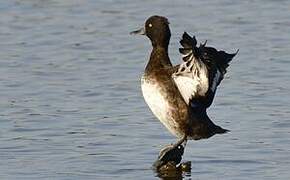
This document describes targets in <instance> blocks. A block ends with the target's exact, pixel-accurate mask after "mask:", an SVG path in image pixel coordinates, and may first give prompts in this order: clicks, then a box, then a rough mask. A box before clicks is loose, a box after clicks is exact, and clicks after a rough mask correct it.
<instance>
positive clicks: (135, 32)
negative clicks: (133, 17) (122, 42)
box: [130, 27, 145, 35]
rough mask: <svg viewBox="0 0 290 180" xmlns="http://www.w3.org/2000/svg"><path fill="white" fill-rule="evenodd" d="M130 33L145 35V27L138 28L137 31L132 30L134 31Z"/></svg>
mask: <svg viewBox="0 0 290 180" xmlns="http://www.w3.org/2000/svg"><path fill="white" fill-rule="evenodd" d="M130 34H131V35H132V34H139V35H145V28H144V27H142V28H141V29H138V30H136V31H132V32H130Z"/></svg>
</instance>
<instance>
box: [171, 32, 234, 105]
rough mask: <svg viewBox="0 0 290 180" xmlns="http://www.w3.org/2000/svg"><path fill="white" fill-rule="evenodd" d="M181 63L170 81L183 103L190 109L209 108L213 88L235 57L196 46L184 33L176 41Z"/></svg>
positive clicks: (194, 41) (213, 92) (211, 48)
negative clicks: (172, 82)
mask: <svg viewBox="0 0 290 180" xmlns="http://www.w3.org/2000/svg"><path fill="white" fill-rule="evenodd" d="M180 44H181V45H182V48H180V49H179V51H180V53H181V54H182V60H183V61H184V62H183V63H181V64H180V65H179V66H178V68H177V70H176V71H175V72H174V73H173V74H172V78H173V79H174V82H175V84H176V86H177V87H178V89H179V91H180V93H181V95H182V97H183V99H184V100H185V102H186V103H187V104H188V105H190V106H191V107H192V108H195V107H199V108H200V107H201V108H207V107H209V106H210V105H211V103H212V101H213V98H214V95H215V92H216V89H217V87H218V85H219V84H220V82H221V81H222V79H223V77H224V75H225V73H226V68H227V67H228V66H229V62H230V61H231V60H232V59H233V57H234V56H235V55H236V54H237V52H238V51H237V52H236V53H234V54H228V53H226V52H224V51H217V50H216V49H215V48H213V47H208V46H206V42H205V43H204V44H200V46H199V47H197V41H196V39H195V37H190V36H189V35H188V34H187V33H186V32H184V34H183V36H182V39H181V40H180Z"/></svg>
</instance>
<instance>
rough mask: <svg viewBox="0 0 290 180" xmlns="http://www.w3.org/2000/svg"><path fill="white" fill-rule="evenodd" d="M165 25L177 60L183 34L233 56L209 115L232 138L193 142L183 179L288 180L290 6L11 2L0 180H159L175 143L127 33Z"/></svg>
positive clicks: (142, 55) (158, 0) (260, 0)
mask: <svg viewBox="0 0 290 180" xmlns="http://www.w3.org/2000/svg"><path fill="white" fill-rule="evenodd" d="M154 14H158V15H164V16H166V17H168V19H169V21H170V27H171V31H172V39H171V44H170V47H169V50H170V57H171V60H172V61H173V62H174V63H179V62H181V60H180V55H179V52H178V48H179V43H178V41H179V39H180V37H181V35H182V33H183V32H184V31H187V32H188V33H190V34H191V35H196V37H197V39H198V40H199V41H201V42H203V41H205V40H208V45H210V46H214V47H216V48H218V49H224V50H226V51H227V52H235V51H236V50H237V49H240V52H239V54H238V56H237V57H236V58H235V59H234V60H233V62H232V63H231V66H230V68H229V70H228V73H227V76H226V78H225V80H224V81H223V83H222V85H221V86H220V87H219V89H218V93H217V96H216V98H215V101H214V104H213V105H212V107H211V108H210V109H209V115H210V117H211V118H212V119H213V121H214V122H215V123H216V124H218V125H220V126H222V127H224V128H227V129H230V130H231V132H230V133H228V134H226V135H217V136H214V137H212V138H210V139H208V140H202V141H191V142H189V143H188V145H187V147H186V152H185V156H184V161H191V162H192V170H191V173H188V174H184V175H183V177H184V179H289V178H290V172H289V164H290V119H289V115H290V110H289V106H290V97H289V95H290V93H289V89H290V78H289V77H290V71H289V67H290V43H289V42H290V34H289V32H290V23H289V17H290V2H289V1H287V0H284V1H283V0H279V1H274V0H246V1H230V0H219V1H217V0H215V1H209V0H205V1H192V0H182V1H167V0H154V1H153V0H148V1H138V2H137V1H133V0H123V1H118V0H115V1H114V0H87V1H83V0H25V1H21V0H10V1H1V2H0V127H1V129H0V158H1V161H0V179H5V180H6V179H9V180H10V179H117V178H118V179H159V178H158V177H157V175H156V173H154V172H153V171H152V170H151V165H152V163H153V162H154V160H155V159H156V157H157V154H158V152H159V150H160V149H161V148H162V146H164V145H165V144H169V143H172V142H175V141H176V139H175V137H173V136H172V135H171V134H170V133H169V132H168V131H167V130H166V129H165V128H164V127H163V126H162V125H161V123H160V122H159V121H157V120H156V118H155V117H154V116H153V115H152V113H151V112H150V110H149V109H148V107H147V105H146V104H145V102H144V100H143V98H142V94H141V90H140V76H141V74H142V72H143V69H144V66H145V65H146V63H147V60H148V56H149V53H150V51H151V45H150V43H149V41H148V39H146V38H145V37H138V36H130V35H129V32H130V31H132V30H135V29H136V28H138V27H140V26H142V25H143V23H144V21H145V20H146V18H148V17H149V16H151V15H154Z"/></svg>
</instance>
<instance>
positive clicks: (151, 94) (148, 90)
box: [141, 77, 181, 137]
mask: <svg viewBox="0 0 290 180" xmlns="http://www.w3.org/2000/svg"><path fill="white" fill-rule="evenodd" d="M141 88H142V93H143V96H144V99H145V101H146V103H147V104H148V106H149V108H150V109H151V111H152V112H153V114H154V115H155V116H156V117H157V118H158V119H159V121H160V122H161V123H162V124H163V125H164V126H165V127H166V128H167V129H168V130H169V131H170V132H171V133H172V134H173V135H175V136H178V137H180V136H181V135H180V132H179V131H178V124H177V123H176V122H175V120H174V119H173V118H172V117H171V116H170V114H171V111H174V109H173V107H171V106H170V104H169V103H168V101H167V100H166V98H165V97H164V96H163V95H162V93H161V88H160V87H159V86H158V84H157V83H155V82H154V81H150V80H145V79H144V77H142V80H141Z"/></svg>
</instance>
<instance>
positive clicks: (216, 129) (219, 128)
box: [215, 126, 230, 134]
mask: <svg viewBox="0 0 290 180" xmlns="http://www.w3.org/2000/svg"><path fill="white" fill-rule="evenodd" d="M227 132H230V130H227V129H223V128H222V127H220V126H216V128H215V134H224V133H227Z"/></svg>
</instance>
